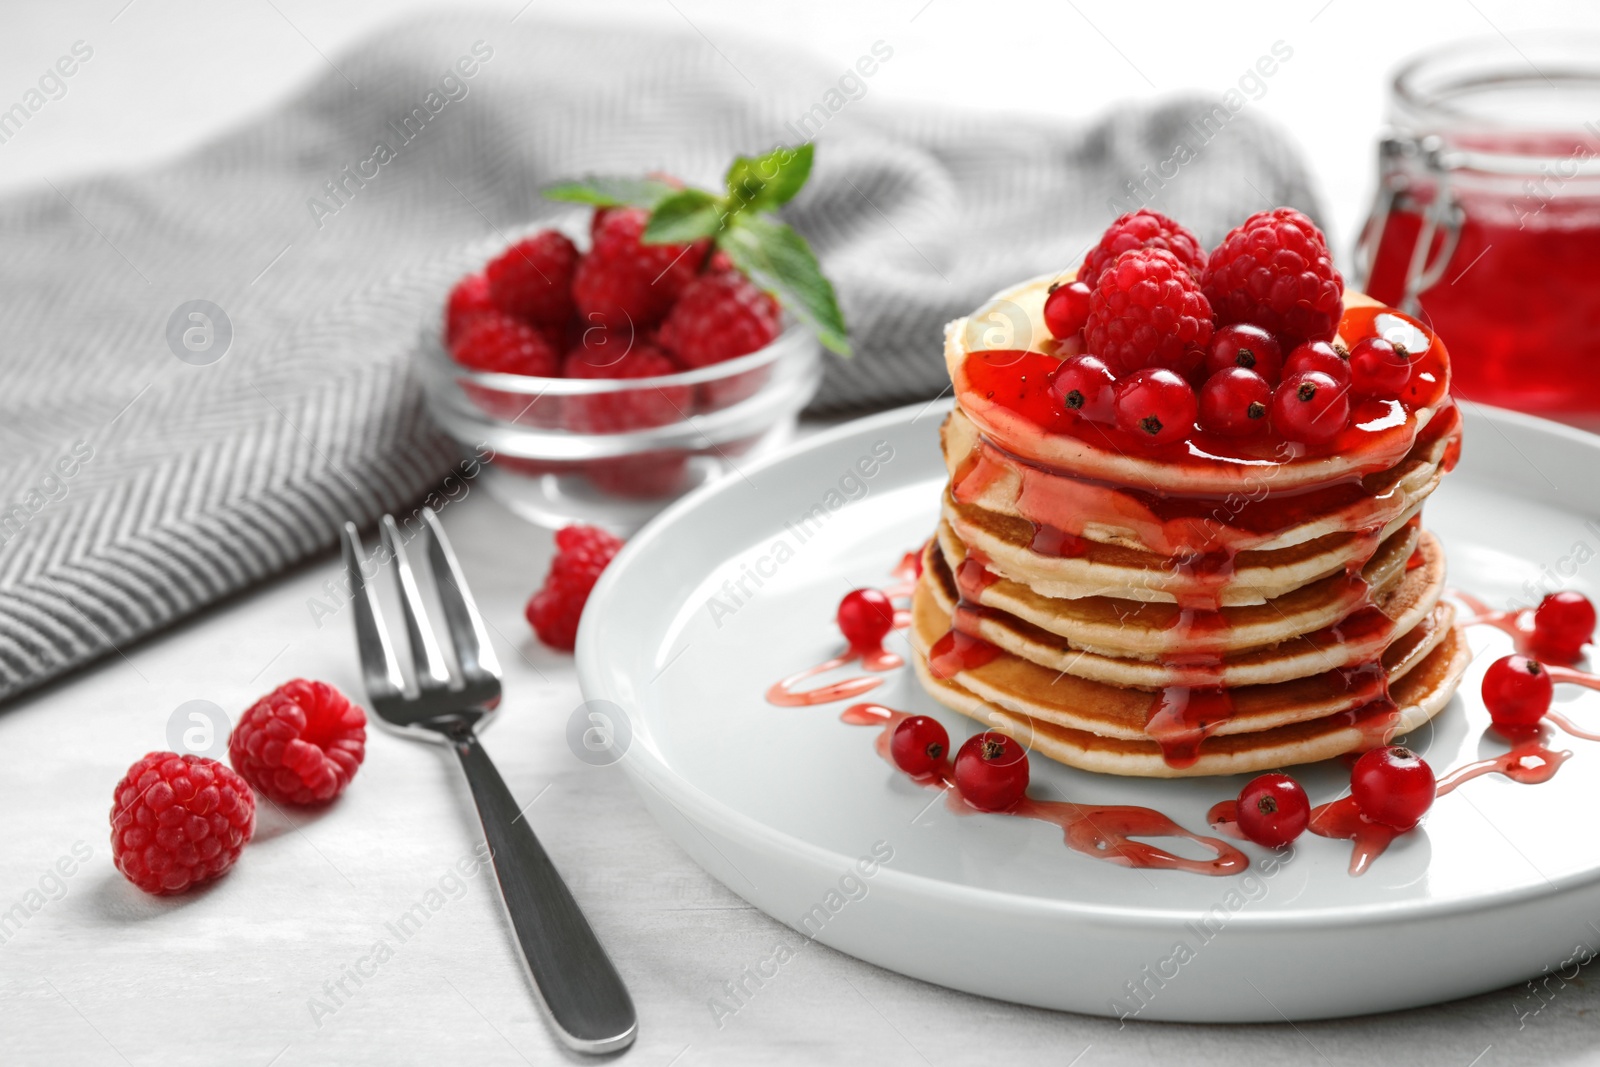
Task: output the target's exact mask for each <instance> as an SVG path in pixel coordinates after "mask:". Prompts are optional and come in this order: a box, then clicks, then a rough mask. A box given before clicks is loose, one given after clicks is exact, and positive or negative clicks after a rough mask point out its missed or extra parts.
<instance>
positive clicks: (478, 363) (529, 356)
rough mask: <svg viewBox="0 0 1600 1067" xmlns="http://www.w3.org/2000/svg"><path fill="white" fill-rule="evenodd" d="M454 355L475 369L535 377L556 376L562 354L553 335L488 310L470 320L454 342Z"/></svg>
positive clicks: (559, 370) (463, 363)
mask: <svg viewBox="0 0 1600 1067" xmlns="http://www.w3.org/2000/svg"><path fill="white" fill-rule="evenodd" d="M450 355H451V356H452V357H453V358H454V359H455V361H456V362H457V363H459V364H461V365H462V366H463V367H471V368H472V369H473V370H486V371H495V372H496V373H499V374H528V375H532V376H533V377H535V378H554V377H556V376H557V375H559V374H560V373H561V358H560V357H559V356H558V355H557V354H556V350H555V349H554V348H553V347H551V345H550V341H549V339H548V338H546V337H545V335H544V334H542V333H540V332H539V331H538V330H536V329H534V328H533V327H532V326H529V325H528V324H527V323H525V322H521V321H519V320H517V319H514V318H512V317H511V316H510V315H507V314H505V313H504V312H500V311H491V312H486V313H484V314H481V315H479V316H478V317H477V318H475V319H473V320H472V321H471V322H469V323H468V324H467V328H466V330H465V331H464V332H463V333H462V334H461V336H460V337H458V338H456V341H455V344H453V345H451V346H450Z"/></svg>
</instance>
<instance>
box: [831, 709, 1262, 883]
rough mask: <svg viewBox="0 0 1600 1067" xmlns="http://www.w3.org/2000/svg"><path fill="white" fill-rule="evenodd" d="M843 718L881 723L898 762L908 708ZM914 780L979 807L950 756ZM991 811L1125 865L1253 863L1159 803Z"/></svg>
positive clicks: (882, 749) (881, 736) (885, 749)
mask: <svg viewBox="0 0 1600 1067" xmlns="http://www.w3.org/2000/svg"><path fill="white" fill-rule="evenodd" d="M839 718H840V720H841V721H843V722H847V723H850V724H851V725H852V726H878V727H881V729H880V730H879V732H878V737H877V741H876V743H875V747H876V748H877V751H878V755H880V756H882V757H883V758H884V759H885V760H887V761H888V762H889V764H890V765H891V766H893V765H894V758H893V757H892V756H891V755H890V754H889V738H890V736H891V735H892V734H893V733H894V729H895V727H896V726H899V725H900V723H901V722H903V721H904V720H905V719H907V718H909V715H908V714H907V713H906V712H903V711H896V710H894V709H893V708H887V707H884V706H883V705H882V704H852V705H851V706H850V707H848V708H846V709H844V711H843V713H841V714H840V716H839ZM912 781H914V782H916V783H917V784H919V785H922V786H924V787H926V788H929V789H940V790H943V791H944V794H945V803H946V804H947V805H948V806H949V808H950V810H951V811H955V812H959V813H962V814H972V813H975V812H977V810H978V809H976V808H974V807H972V806H971V805H969V804H968V803H967V802H966V800H965V799H963V798H962V795H961V787H960V786H958V785H957V784H956V780H955V774H954V771H953V769H952V767H951V764H950V761H949V760H948V759H946V760H942V761H940V765H939V767H938V768H937V769H936V770H935V771H934V772H933V773H932V774H928V775H924V776H921V777H916V778H913V779H912ZM990 814H995V815H1008V816H1014V817H1017V818H1022V819H1037V820H1039V821H1041V822H1048V823H1052V824H1054V825H1056V826H1058V827H1060V828H1061V832H1062V836H1063V838H1064V839H1065V841H1066V844H1067V847H1068V848H1071V849H1073V850H1074V851H1076V852H1081V853H1083V854H1084V855H1086V856H1093V857H1094V858H1095V859H1098V860H1104V861H1105V862H1107V863H1115V864H1117V865H1119V866H1122V867H1139V868H1143V869H1147V870H1167V871H1187V872H1189V873H1191V874H1206V875H1228V874H1241V873H1243V872H1244V871H1246V870H1248V869H1249V867H1250V859H1249V857H1248V856H1246V855H1245V854H1244V853H1243V852H1240V851H1239V850H1238V849H1237V848H1234V847H1233V846H1232V845H1230V844H1228V843H1227V842H1226V841H1221V840H1218V839H1217V838H1215V837H1202V836H1200V835H1199V834H1195V833H1191V832H1190V831H1188V830H1186V829H1184V828H1183V827H1182V826H1179V825H1178V824H1177V823H1175V822H1173V821H1172V820H1171V819H1169V818H1167V816H1165V815H1163V814H1161V813H1160V812H1159V811H1156V810H1155V809H1154V808H1145V807H1139V806H1136V805H1125V804H1109V805H1099V804H1074V803H1072V802H1070V801H1065V800H1037V799H1035V798H1033V797H1024V798H1023V799H1022V801H1021V802H1020V803H1018V804H1017V805H1016V806H1015V807H1013V808H1010V809H1008V810H1006V811H1003V812H991V813H990ZM1136 838H1178V839H1181V840H1185V841H1192V842H1194V843H1195V844H1197V845H1199V846H1201V847H1202V848H1204V849H1206V850H1207V851H1209V852H1210V853H1211V857H1210V858H1209V859H1190V858H1188V857H1185V856H1179V855H1175V854H1174V853H1171V852H1168V851H1167V850H1166V849H1164V848H1160V847H1158V846H1156V845H1151V844H1146V843H1145V841H1143V840H1135V839H1136Z"/></svg>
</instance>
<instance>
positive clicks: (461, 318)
mask: <svg viewBox="0 0 1600 1067" xmlns="http://www.w3.org/2000/svg"><path fill="white" fill-rule="evenodd" d="M494 310H495V306H494V301H493V300H492V299H491V298H490V296H489V279H487V278H485V277H484V276H483V275H481V274H469V275H467V276H466V277H465V278H462V279H461V280H460V281H459V282H456V287H455V288H454V289H452V290H450V300H449V302H448V303H446V305H445V314H444V343H445V347H446V348H450V347H452V346H454V345H455V343H456V341H457V340H459V339H460V337H461V335H462V333H464V332H465V331H466V328H467V327H468V326H469V325H470V324H471V323H472V321H473V320H474V319H476V318H478V317H479V316H480V315H483V314H486V313H488V312H491V311H494Z"/></svg>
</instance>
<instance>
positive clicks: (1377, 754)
mask: <svg viewBox="0 0 1600 1067" xmlns="http://www.w3.org/2000/svg"><path fill="white" fill-rule="evenodd" d="M1435 790H1436V783H1435V779H1434V776H1433V768H1431V767H1429V766H1428V764H1427V761H1426V760H1424V759H1423V758H1422V757H1421V756H1418V755H1417V754H1416V753H1414V752H1412V751H1411V750H1410V749H1407V748H1402V747H1401V746H1399V745H1385V746H1384V747H1382V748H1375V749H1372V750H1371V751H1370V752H1367V753H1365V754H1364V755H1362V757H1361V758H1360V759H1358V760H1356V763H1355V766H1354V767H1353V768H1351V771H1350V797H1351V799H1352V800H1354V801H1355V804H1356V807H1357V809H1358V810H1359V811H1360V812H1361V816H1362V818H1364V819H1366V820H1367V821H1368V822H1373V823H1377V824H1379V825H1380V826H1387V827H1389V828H1390V829H1391V830H1397V831H1400V832H1402V833H1403V832H1405V831H1407V830H1410V829H1412V828H1414V827H1415V826H1416V825H1417V823H1419V822H1421V821H1422V817H1423V816H1424V815H1426V814H1427V813H1428V809H1429V808H1431V807H1432V806H1433V798H1434V793H1435ZM1237 811H1238V814H1237V816H1236V818H1237V819H1238V822H1239V832H1240V833H1242V834H1244V836H1245V837H1247V838H1249V839H1250V840H1251V841H1254V842H1255V843H1256V844H1258V845H1264V846H1266V847H1267V848H1281V847H1283V846H1284V845H1287V844H1289V843H1290V842H1291V841H1293V840H1294V839H1295V838H1297V837H1299V836H1300V835H1301V834H1302V833H1304V832H1305V829H1306V827H1307V826H1309V825H1310V823H1311V801H1310V800H1309V799H1308V798H1307V797H1306V791H1305V789H1304V788H1302V787H1301V785H1300V783H1299V782H1297V781H1295V780H1294V779H1293V778H1290V777H1289V776H1288V775H1287V774H1263V775H1260V776H1259V777H1256V778H1253V779H1251V780H1250V781H1249V782H1248V783H1246V784H1245V787H1244V788H1243V789H1242V790H1240V791H1239V801H1238V808H1237Z"/></svg>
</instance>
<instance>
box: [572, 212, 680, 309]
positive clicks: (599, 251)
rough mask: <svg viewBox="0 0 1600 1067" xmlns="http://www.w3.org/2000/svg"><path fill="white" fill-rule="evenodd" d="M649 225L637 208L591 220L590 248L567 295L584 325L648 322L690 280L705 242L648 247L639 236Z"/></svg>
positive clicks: (674, 298)
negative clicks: (591, 242)
mask: <svg viewBox="0 0 1600 1067" xmlns="http://www.w3.org/2000/svg"><path fill="white" fill-rule="evenodd" d="M649 223H650V212H648V211H646V210H645V209H644V208H638V207H627V208H624V207H618V208H611V209H610V210H608V211H607V212H606V213H605V217H604V218H597V219H596V220H595V224H594V242H593V247H591V248H590V250H589V254H588V255H586V256H584V257H583V258H582V259H581V260H579V261H578V270H577V273H576V274H575V275H574V276H573V279H572V298H573V301H574V302H575V303H576V304H577V307H578V311H579V313H580V314H581V315H582V316H583V319H584V323H585V325H594V326H605V327H609V328H610V329H614V330H615V329H628V328H633V329H644V328H645V327H648V326H653V325H655V324H656V323H657V322H659V321H661V317H662V316H663V315H665V314H666V313H667V309H668V308H669V307H671V306H672V302H673V301H674V300H676V299H677V297H678V294H679V293H681V292H682V291H683V289H684V287H685V286H687V285H688V284H689V283H690V282H691V281H693V280H694V277H695V274H696V273H697V272H698V271H699V270H700V264H701V263H703V262H704V261H705V258H706V253H707V252H708V251H709V250H710V247H711V245H710V242H708V241H704V240H702V241H696V242H695V243H694V244H692V245H647V244H644V243H642V242H641V241H640V240H639V238H640V236H641V235H643V233H644V228H645V227H646V226H647V225H649Z"/></svg>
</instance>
